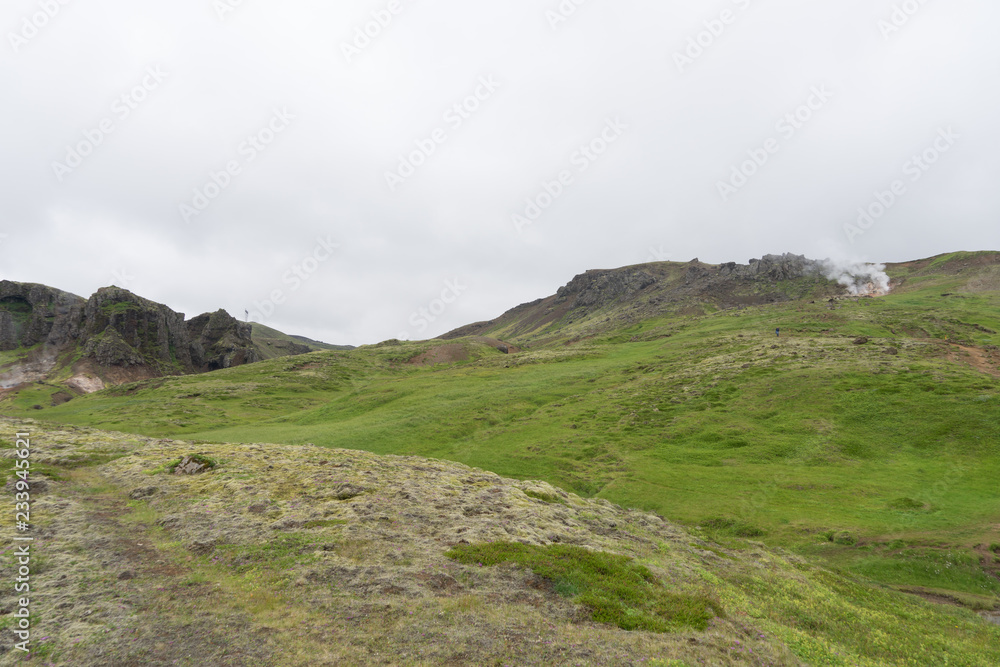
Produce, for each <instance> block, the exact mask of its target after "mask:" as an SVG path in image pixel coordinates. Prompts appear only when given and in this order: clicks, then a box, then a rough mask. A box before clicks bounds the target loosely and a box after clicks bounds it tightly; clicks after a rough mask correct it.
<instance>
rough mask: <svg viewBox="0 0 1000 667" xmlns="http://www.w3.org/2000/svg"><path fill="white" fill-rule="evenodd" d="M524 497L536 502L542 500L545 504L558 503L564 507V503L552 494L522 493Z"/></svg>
mask: <svg viewBox="0 0 1000 667" xmlns="http://www.w3.org/2000/svg"><path fill="white" fill-rule="evenodd" d="M524 495H526V496H528V497H529V498H537V499H538V500H544V501H545V502H547V503H559V504H560V505H565V504H566V501H565V500H563V499H562V498H560V497H559V496H557V495H555V494H554V493H542V492H541V491H531V490H530V489H529V490H528V491H525V492H524Z"/></svg>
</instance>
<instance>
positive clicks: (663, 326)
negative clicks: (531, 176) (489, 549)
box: [0, 253, 1000, 665]
mask: <svg viewBox="0 0 1000 667" xmlns="http://www.w3.org/2000/svg"><path fill="white" fill-rule="evenodd" d="M998 258H1000V254H998V253H956V254H953V255H948V256H942V257H938V258H932V259H929V260H923V261H920V262H912V263H907V264H899V265H893V266H890V267H889V268H888V271H889V274H890V276H891V277H892V279H893V284H894V289H893V291H892V293H891V294H889V295H888V296H885V297H880V298H875V299H872V298H857V299H855V298H848V299H844V298H841V299H835V300H834V301H833V302H830V301H829V300H827V299H823V298H817V296H818V294H822V295H825V294H826V293H827V290H828V289H830V286H829V284H826V283H825V282H824V281H815V282H814V284H813V285H812V286H807V285H805V284H804V283H799V284H796V285H795V286H793V287H794V289H789V290H787V291H786V292H785V295H786V296H785V298H784V299H779V300H773V301H772V300H771V299H770V297H769V296H768V297H767V298H765V299H763V300H762V301H761V302H760V303H756V304H750V303H742V304H740V305H739V307H732V308H728V309H724V310H720V309H717V307H714V306H713V307H709V306H710V305H711V304H706V305H704V306H702V313H701V314H685V313H687V312H691V311H689V309H690V308H691V307H692V303H693V302H691V301H690V300H688V301H686V302H685V304H684V305H683V308H682V309H683V310H685V313H680V312H677V311H676V310H675V309H674V308H672V307H671V308H668V309H666V310H667V312H665V313H661V314H660V315H658V316H648V317H647V316H645V315H644V316H643V317H641V318H640V317H637V315H636V314H637V313H646V314H648V312H647V311H644V310H641V309H640V310H636V303H646V304H648V303H649V296H650V295H649V294H641V295H640V296H639V297H638V300H637V299H635V298H632V297H631V296H629V295H628V294H627V293H626V294H625V298H623V299H621V300H619V301H617V302H615V303H612V304H609V305H606V306H604V308H603V309H598V310H600V312H591V313H587V312H586V311H585V310H584V311H576V312H575V313H574V312H570V311H567V313H565V314H564V315H563V316H561V317H562V319H552V320H551V321H549V322H547V323H544V328H543V330H539V329H538V328H535V329H531V328H530V327H528V328H525V329H523V331H524V333H523V334H522V336H521V337H518V336H516V335H514V336H510V337H507V338H506V340H509V341H510V342H512V343H514V344H516V345H518V346H519V347H521V348H522V351H520V352H517V353H513V354H503V353H502V352H500V351H498V350H497V349H495V346H493V345H490V344H486V343H483V342H480V339H477V338H475V337H467V338H457V339H453V340H448V341H426V342H420V343H399V342H388V343H384V344H380V345H377V346H365V347H362V348H358V349H356V350H351V351H340V352H316V353H311V354H307V355H303V356H300V357H293V358H282V359H273V360H269V361H264V362H260V363H258V364H254V365H250V366H244V367H238V368H232V369H227V370H223V371H218V372H213V373H210V374H206V375H199V376H188V377H176V378H160V379H156V380H151V381H146V382H141V383H135V384H132V385H124V386H121V387H116V388H112V389H109V390H106V391H104V392H100V393H98V394H94V395H90V396H86V397H81V398H79V399H76V400H73V401H71V402H69V403H66V404H64V405H61V406H58V407H51V408H48V407H47V408H45V409H43V410H41V411H39V410H31V409H30V407H31V405H33V404H35V403H37V402H38V401H37V400H34V399H33V397H32V396H31V395H30V393H28V394H25V393H23V392H22V395H21V396H18V397H16V398H15V399H13V400H12V401H7V402H5V403H3V404H0V412H3V413H4V414H8V415H11V416H16V417H21V418H24V417H26V416H32V417H36V418H42V419H46V420H54V421H59V422H64V423H68V424H78V425H85V426H94V427H100V428H110V429H115V430H119V431H127V432H130V433H136V434H142V435H144V436H149V437H165V436H169V437H184V438H186V439H190V440H195V441H203V442H211V443H217V442H243V443H247V442H272V443H282V444H284V445H300V446H318V447H326V448H342V449H350V450H365V451H368V452H373V453H375V454H379V455H390V454H396V455H418V456H424V457H434V458H438V459H446V460H449V461H455V462H459V463H462V464H466V465H470V466H474V467H477V468H482V469H485V470H490V471H493V472H495V473H497V474H499V475H502V476H504V477H509V478H514V479H522V480H527V479H539V480H544V481H545V482H547V483H551V484H553V485H555V486H557V487H560V488H562V489H565V490H567V491H569V492H571V493H573V494H576V495H578V496H580V497H581V498H596V499H603V500H608V501H611V502H613V503H617V504H620V505H623V506H627V507H633V508H638V509H640V510H643V511H650V512H655V513H656V514H658V515H661V516H663V517H666V518H667V519H668V520H670V521H674V522H678V523H681V524H685V525H687V526H689V527H691V529H692V530H693V531H694V534H696V535H700V536H701V538H704V539H710V540H713V541H714V542H715V543H716V544H717V545H720V546H719V548H721V549H724V550H731V552H730V551H727V552H726V553H739V554H743V555H744V556H745V555H746V554H747V553H751V552H753V550H754V549H757V548H758V547H757V546H754V545H756V544H758V543H763V544H766V545H768V547H770V548H777V549H787V550H789V551H790V552H792V553H794V554H796V555H797V556H803V557H806V558H808V559H809V561H810V562H813V563H819V564H823V565H824V566H825V567H827V568H829V571H830V572H833V573H835V574H831V575H829V576H836V577H843V579H838V581H842V582H845V583H843V585H841V584H837V585H836V586H834V587H833V589H830V590H827V592H826V593H824V595H828V596H833V597H832V598H830V599H837V600H839V597H838V596H841V595H850V596H860V597H861V598H866V597H867V596H880V595H888V596H895V595H897V594H896V593H893V592H891V591H892V590H897V591H906V592H909V593H912V594H914V595H916V596H923V597H925V598H927V599H931V600H935V601H937V602H941V603H948V604H955V605H961V606H963V607H965V608H967V609H970V610H975V611H984V612H985V611H987V610H991V609H998V608H1000V604H998V603H1000V577H998V572H1000V487H997V485H996V484H995V480H996V479H997V478H998V475H1000V391H998V389H1000V349H998V346H1000V333H998V332H1000V289H998V282H997V281H998V278H1000V270H998V267H1000V263H998ZM657 266H660V265H657ZM683 266H684V265H662V266H661V269H660V270H662V271H664V272H667V273H669V272H672V271H683V272H686V271H688V268H683V269H682V268H680V267H683ZM761 289H762V293H764V294H765V295H770V294H772V293H774V290H775V289H776V288H775V287H773V285H772V286H766V287H764V288H761ZM816 290H819V292H817V291H816ZM640 291H642V290H640ZM661 296H662V295H661ZM737 296H738V295H737ZM687 298H688V297H685V299H687ZM691 298H694V297H691ZM536 305H537V304H536ZM661 305H662V304H661ZM531 307H532V308H534V306H531ZM633 320H635V321H633ZM525 321H527V320H520V321H519V320H517V318H516V317H508V319H507V320H506V321H505V324H504V327H506V328H501V329H497V330H494V331H493V332H492V333H493V335H504V334H506V333H515V332H516V331H517V330H518V327H519V326H522V325H523V323H524V322H525ZM777 327H780V328H781V332H782V335H781V337H780V338H779V337H776V336H775V333H774V332H775V328H777ZM470 333H483V332H482V331H476V332H470ZM435 350H436V351H438V352H442V353H441V354H437V353H433V352H435ZM444 351H446V352H447V353H446V354H445V353H443V352H444ZM429 353H430V354H429ZM442 359H443V360H453V361H448V362H446V363H433V361H434V360H442ZM739 558H743V556H739ZM823 576H827V575H823ZM846 582H851V583H849V584H848V583H846ZM713 586H714V584H713ZM848 591H851V592H850V593H848ZM879 599H883V598H879ZM884 599H885V600H889V599H892V600H894V601H896V602H893V603H892V604H888V603H887V606H885V607H880V609H881V610H882V611H881V612H880V613H886V614H890V615H892V614H896V613H897V611H898V613H899V614H900V615H899V616H898V617H897V616H893V618H896V619H897V621H898V620H899V619H905V618H906V617H907V614H909V613H910V612H906V611H904V609H908V608H909V607H906V606H905V605H904V606H895V605H902V603H899V602H898V600H900V599H902V598H898V597H890V598H884ZM839 602H843V600H839ZM761 604H762V605H763V606H764V607H767V609H766V610H765V611H763V612H761V613H764V614H770V613H772V611H773V609H772V608H771V607H770V606H769V605H771V604H772V603H771V602H766V603H764V602H762V603H761ZM775 604H776V603H775ZM879 604H882V603H879ZM906 604H910V603H906ZM914 604H916V603H914ZM921 604H922V603H921ZM919 608H920V609H926V607H919ZM892 610H896V611H892ZM831 613H833V612H831ZM838 613H839V612H838ZM928 613H929V612H928ZM935 613H937V612H935ZM940 613H946V612H944V611H942V612H940ZM948 613H950V612H948ZM838 618H839V616H838ZM894 622H895V621H894ZM936 622H937V621H935V623H936ZM797 623H799V624H798V625H797V626H796V627H798V628H799V629H804V630H805V631H807V632H814V634H815V633H818V634H820V635H823V636H827V635H824V634H823V633H824V632H826V631H827V630H829V628H830V627H831V626H830V625H829V624H830V623H833V624H834V625H836V624H837V623H839V621H837V622H834V621H832V620H831V617H828V615H827V614H826V613H825V612H824V613H819V614H812V615H810V616H809V618H808V619H801V620H800V621H799V622H797ZM900 623H901V625H899V626H896V629H895V630H888V629H886V630H884V631H885V632H889V633H890V635H892V637H893V640H897V639H898V640H902V639H903V638H904V637H903V636H904V635H906V634H907V633H908V632H909V631H908V630H904V628H907V627H910V626H908V625H907V623H905V622H902V621H900ZM793 625H795V623H793ZM838 627H840V629H839V630H837V631H836V632H838V633H841V634H840V635H838V636H840V637H842V639H839V640H837V642H840V641H847V640H846V639H843V637H846V636H847V635H850V634H851V633H852V632H856V633H863V632H864V631H863V630H861V629H860V627H857V628H854V629H853V630H849V629H847V627H846V626H843V627H841V626H838ZM886 627H888V626H886ZM912 627H917V626H916V625H913V626H912ZM984 627H985V626H984ZM983 631H984V632H987V631H986V630H983ZM992 632H993V633H994V634H992V635H990V637H992V639H991V640H990V641H993V642H996V638H997V637H998V635H997V634H995V633H996V630H993V631H992ZM892 633H899V635H898V636H896V635H895V634H892ZM824 641H826V640H824ZM907 641H909V639H908V640H907ZM837 642H833V643H832V644H829V645H828V646H827V647H826V648H823V649H822V650H820V649H816V647H815V646H810V647H804V646H799V647H798V648H797V647H796V646H793V645H792V644H789V643H786V645H787V646H789V647H790V648H789V650H790V651H791V652H792V653H793V654H794V655H795V656H797V659H799V660H802V661H804V662H809V663H810V664H900V665H902V664H940V663H935V662H934V661H930V662H928V661H927V655H928V654H927V653H923V654H921V653H919V651H917V652H914V651H916V650H915V649H914V650H913V651H911V650H910V649H905V650H904V649H900V653H899V654H898V655H896V656H893V655H892V654H891V653H880V654H879V657H878V658H877V659H876V660H875V662H871V663H865V662H862V661H861V660H860V659H856V658H848V657H843V656H841V657H837V655H836V654H837V653H838V652H842V651H841V649H843V645H840V644H837ZM958 643H959V644H961V643H962V641H959V642H958ZM835 645H836V646H835ZM837 646H839V648H837ZM967 648H968V651H967V652H965V653H964V654H963V655H964V656H965V657H963V658H961V659H958V660H957V661H956V662H952V663H949V664H970V665H971V664H984V665H985V664H996V660H995V659H991V660H986V662H983V660H984V659H985V658H983V659H980V658H977V657H975V656H976V655H978V654H977V653H976V650H974V649H973V644H971V643H970V644H968V646H967ZM852 650H855V649H852ZM928 650H930V649H928ZM935 650H938V651H939V652H943V651H945V650H947V651H948V654H949V655H950V656H952V657H954V656H956V655H958V653H961V652H962V650H964V649H962V650H959V649H955V650H957V651H958V653H953V652H952V648H948V649H945V648H944V647H943V645H941V646H939V648H938V649H935ZM817 651H818V652H817ZM861 653H863V651H862V652H861ZM855 655H856V653H855ZM937 655H939V656H940V655H943V653H939V654H937ZM921 656H923V657H921ZM692 664H693V663H692ZM712 664H726V663H721V662H720V663H712ZM762 664H766V663H762ZM778 664H795V663H794V662H788V661H787V660H786V659H785V658H782V659H781V660H779V661H778Z"/></svg>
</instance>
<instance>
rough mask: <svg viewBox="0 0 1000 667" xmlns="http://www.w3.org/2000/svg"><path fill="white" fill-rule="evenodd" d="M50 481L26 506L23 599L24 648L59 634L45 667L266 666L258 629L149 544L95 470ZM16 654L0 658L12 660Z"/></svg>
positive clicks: (267, 656) (124, 500)
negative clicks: (28, 558) (31, 621)
mask: <svg viewBox="0 0 1000 667" xmlns="http://www.w3.org/2000/svg"><path fill="white" fill-rule="evenodd" d="M55 484H56V483H50V486H54V485H55ZM58 486H59V498H58V500H57V501H56V502H55V503H54V504H52V505H47V504H46V503H44V502H38V503H36V506H37V507H38V511H37V515H38V516H39V517H40V518H42V521H43V523H42V524H41V526H40V527H39V529H38V532H37V533H36V534H37V535H38V538H39V539H38V541H37V542H36V543H35V548H36V553H37V554H38V558H37V559H36V561H35V562H36V563H38V564H40V565H36V570H35V572H34V573H33V574H34V575H35V576H36V577H37V578H36V580H37V582H38V583H37V589H36V590H35V594H34V595H33V596H32V597H33V598H34V599H35V600H38V602H37V603H36V605H37V606H36V608H35V611H36V613H38V615H39V618H40V621H39V623H38V626H37V627H36V628H35V629H34V630H35V632H34V637H36V638H37V640H36V641H35V642H34V643H33V646H34V648H35V650H36V651H37V650H38V649H39V648H42V647H43V646H44V644H45V641H44V639H43V638H44V637H46V636H48V635H52V636H57V635H59V636H61V637H63V638H67V639H68V641H66V642H65V643H62V642H61V643H60V645H59V646H53V647H52V653H51V654H50V655H49V656H47V659H48V660H51V661H53V662H51V663H46V664H57V665H76V666H80V667H89V666H91V665H93V666H95V667H96V666H97V665H115V666H116V667H140V666H142V667H146V666H153V665H171V666H174V665H190V666H192V667H193V666H195V665H221V666H236V665H240V666H243V665H269V664H272V663H271V660H270V650H269V648H268V646H267V640H266V635H264V634H262V633H261V628H257V627H254V625H253V623H252V621H251V619H250V618H249V617H248V616H247V615H246V614H244V613H241V612H239V611H237V610H234V609H232V608H231V606H229V605H228V604H227V601H226V600H225V599H224V597H225V596H224V595H223V594H222V593H221V592H220V591H219V590H217V589H214V588H213V587H212V586H211V585H210V584H208V583H204V582H200V581H199V580H198V578H197V577H191V576H189V575H190V574H191V573H192V571H191V569H190V568H187V567H185V566H184V565H183V564H182V563H179V562H178V557H177V555H176V554H171V553H167V552H164V551H161V550H160V549H158V548H157V547H156V546H155V540H154V539H153V538H152V536H151V535H150V534H149V531H148V529H147V528H146V527H145V526H144V525H142V524H141V522H137V521H135V515H134V510H133V509H132V508H131V507H130V506H129V504H128V499H127V498H126V497H124V496H122V494H121V493H120V492H119V491H117V490H113V489H111V488H109V487H108V486H107V485H106V483H105V482H104V480H103V479H102V478H101V477H100V476H99V475H98V474H97V472H96V471H95V470H93V469H80V470H77V471H74V473H73V478H72V479H71V480H70V481H67V482H61V483H58ZM45 495H48V494H45V493H43V494H42V495H40V496H39V498H40V499H41V498H43V497H44V496H45ZM52 510H56V511H52ZM48 519H51V520H48ZM33 586H34V584H33ZM8 634H9V631H4V632H3V633H2V637H0V643H3V644H4V645H5V648H7V646H9V645H11V644H13V638H12V636H7V635H8ZM16 655H17V653H16V652H10V653H7V655H4V656H3V659H0V664H2V665H8V664H17V660H16Z"/></svg>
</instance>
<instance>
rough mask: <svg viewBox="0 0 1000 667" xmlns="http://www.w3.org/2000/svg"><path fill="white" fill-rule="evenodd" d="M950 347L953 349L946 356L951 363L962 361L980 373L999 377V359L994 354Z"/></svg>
mask: <svg viewBox="0 0 1000 667" xmlns="http://www.w3.org/2000/svg"><path fill="white" fill-rule="evenodd" d="M951 347H952V348H953V349H952V352H951V354H949V355H948V356H949V358H950V359H952V360H953V361H962V362H964V363H967V364H969V365H970V366H972V367H973V368H975V369H976V370H977V371H979V372H981V373H986V374H988V375H992V376H993V377H1000V358H998V355H997V353H996V352H986V351H985V350H982V349H980V348H978V347H968V346H966V345H952V346H951ZM956 349H957V350H961V352H956V351H955V350H956ZM963 353H964V354H963ZM966 355H968V356H966Z"/></svg>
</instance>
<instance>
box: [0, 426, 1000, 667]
mask: <svg viewBox="0 0 1000 667" xmlns="http://www.w3.org/2000/svg"><path fill="white" fill-rule="evenodd" d="M0 431H3V432H4V433H13V432H15V431H18V432H21V431H27V432H30V433H31V439H30V440H31V446H30V451H31V456H30V461H31V466H32V473H31V477H30V479H31V480H32V485H33V486H32V502H33V507H32V522H33V524H32V528H31V530H30V531H29V532H22V533H19V534H18V535H19V536H22V537H23V536H25V535H30V536H33V537H34V538H35V539H36V541H35V542H34V543H32V544H31V547H30V551H31V556H30V558H29V559H28V560H29V565H27V566H25V567H27V568H28V569H30V570H31V575H30V580H31V602H30V604H31V610H32V618H33V620H32V622H31V630H30V632H31V637H32V640H31V642H30V647H31V649H32V651H33V653H32V656H31V657H32V658H38V659H39V660H42V661H44V664H53V665H74V666H78V667H89V666H97V665H110V664H113V665H117V666H122V667H127V666H132V665H135V666H138V665H183V666H188V667H194V666H196V665H197V666H201V665H208V664H211V665H218V666H226V665H232V666H236V665H239V666H253V665H259V666H262V667H263V666H265V665H267V666H270V665H282V666H284V667H297V666H306V665H309V666H312V665H428V664H439V665H444V664H475V665H503V664H517V665H539V666H548V665H601V664H614V665H646V666H649V665H654V666H656V665H659V666H669V667H685V666H687V667H694V666H695V665H702V664H710V665H722V666H724V665H761V666H764V665H768V666H771V665H807V664H811V665H819V664H824V665H860V666H865V667H867V666H881V665H912V664H921V665H931V664H944V663H943V662H942V661H944V660H947V664H950V665H967V666H970V667H971V666H982V667H987V666H991V665H995V664H998V662H1000V628H997V627H995V626H991V625H988V624H986V623H984V622H983V621H982V619H981V618H980V617H979V616H977V615H975V614H973V613H971V612H968V611H965V610H961V609H958V608H952V607H940V606H937V605H933V604H930V603H927V602H924V601H922V600H919V599H917V598H912V597H909V596H905V595H901V594H899V593H895V592H893V591H888V590H884V589H880V588H877V587H873V586H871V585H868V584H865V583H863V582H859V581H856V580H853V579H852V578H850V577H845V576H843V575H839V574H836V573H834V572H831V571H829V570H825V569H823V568H820V567H816V566H814V565H810V564H808V563H807V562H805V561H803V560H802V559H800V558H797V557H795V556H793V555H791V554H788V553H787V552H778V551H773V550H769V549H767V548H765V547H764V546H763V545H761V544H760V543H757V542H753V541H747V540H742V541H738V542H733V543H731V544H729V545H728V546H723V545H719V544H713V543H712V542H711V541H709V540H706V539H705V537H704V535H702V534H700V533H699V532H698V531H695V532H693V533H692V532H689V531H686V530H684V529H682V528H680V527H679V526H676V525H673V524H671V523H670V522H668V521H665V520H664V519H663V518H662V517H660V516H657V515H655V514H650V513H648V512H640V511H630V510H625V509H623V508H621V507H618V506H615V505H612V504H611V503H608V502H607V501H600V500H586V499H584V498H581V497H579V496H576V495H574V494H571V493H566V492H564V491H562V490H560V489H558V488H554V487H552V486H550V485H548V484H546V483H544V482H538V481H518V480H512V479H505V478H502V477H500V476H498V475H495V474H493V473H488V472H484V471H482V470H478V469H474V468H469V467H466V466H463V465H460V464H456V463H449V462H445V461H440V460H431V459H423V458H417V457H394V456H376V455H373V454H368V453H363V452H357V451H347V450H338V449H327V448H322V447H316V446H313V445H304V446H289V445H276V444H224V443H197V444H195V443H190V442H185V441H179V440H159V439H152V438H145V437H136V436H128V435H124V434H119V433H110V432H102V431H95V430H90V429H78V428H68V429H67V428H60V427H56V426H50V425H46V424H44V423H40V422H35V421H31V420H25V419H19V420H16V421H9V420H0ZM0 445H2V448H0V466H2V467H3V469H4V470H7V471H10V470H11V469H12V468H13V464H14V460H15V458H18V457H17V456H16V453H15V449H14V443H13V442H12V441H2V442H0ZM193 454H196V455H199V456H200V457H202V460H204V461H207V462H210V464H211V465H212V467H211V468H210V469H209V470H207V471H205V472H201V473H199V474H189V475H182V474H176V473H174V472H172V470H173V467H174V466H175V465H176V464H177V462H178V461H179V460H180V459H181V457H184V456H187V455H193ZM0 534H2V537H3V539H4V541H5V542H6V543H8V544H12V542H11V541H10V540H11V539H12V538H13V537H14V532H13V524H12V523H11V522H5V523H4V524H3V525H0ZM16 561H17V559H16V558H15V557H14V556H13V555H12V553H11V552H10V551H9V550H8V551H6V552H5V553H4V556H3V559H2V561H0V562H2V570H3V576H5V577H8V578H9V579H11V578H13V577H14V576H15V574H14V572H15V570H16V569H17V568H18V567H20V565H18V563H17V562H16ZM16 597H17V596H16V595H15V594H14V593H13V592H12V591H7V592H4V593H3V594H2V597H0V604H2V605H3V608H4V609H7V610H12V609H15V608H17V605H18V602H17V599H16ZM12 619H13V616H11V615H9V614H8V615H6V616H5V617H4V619H2V620H0V644H2V646H3V653H4V654H3V656H2V657H0V664H2V665H13V664H20V663H21V660H20V656H21V654H20V653H19V652H17V651H12V650H10V649H11V648H12V647H13V645H14V643H15V642H17V641H19V638H18V637H16V635H14V633H13V632H12V623H11V620H12Z"/></svg>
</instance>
